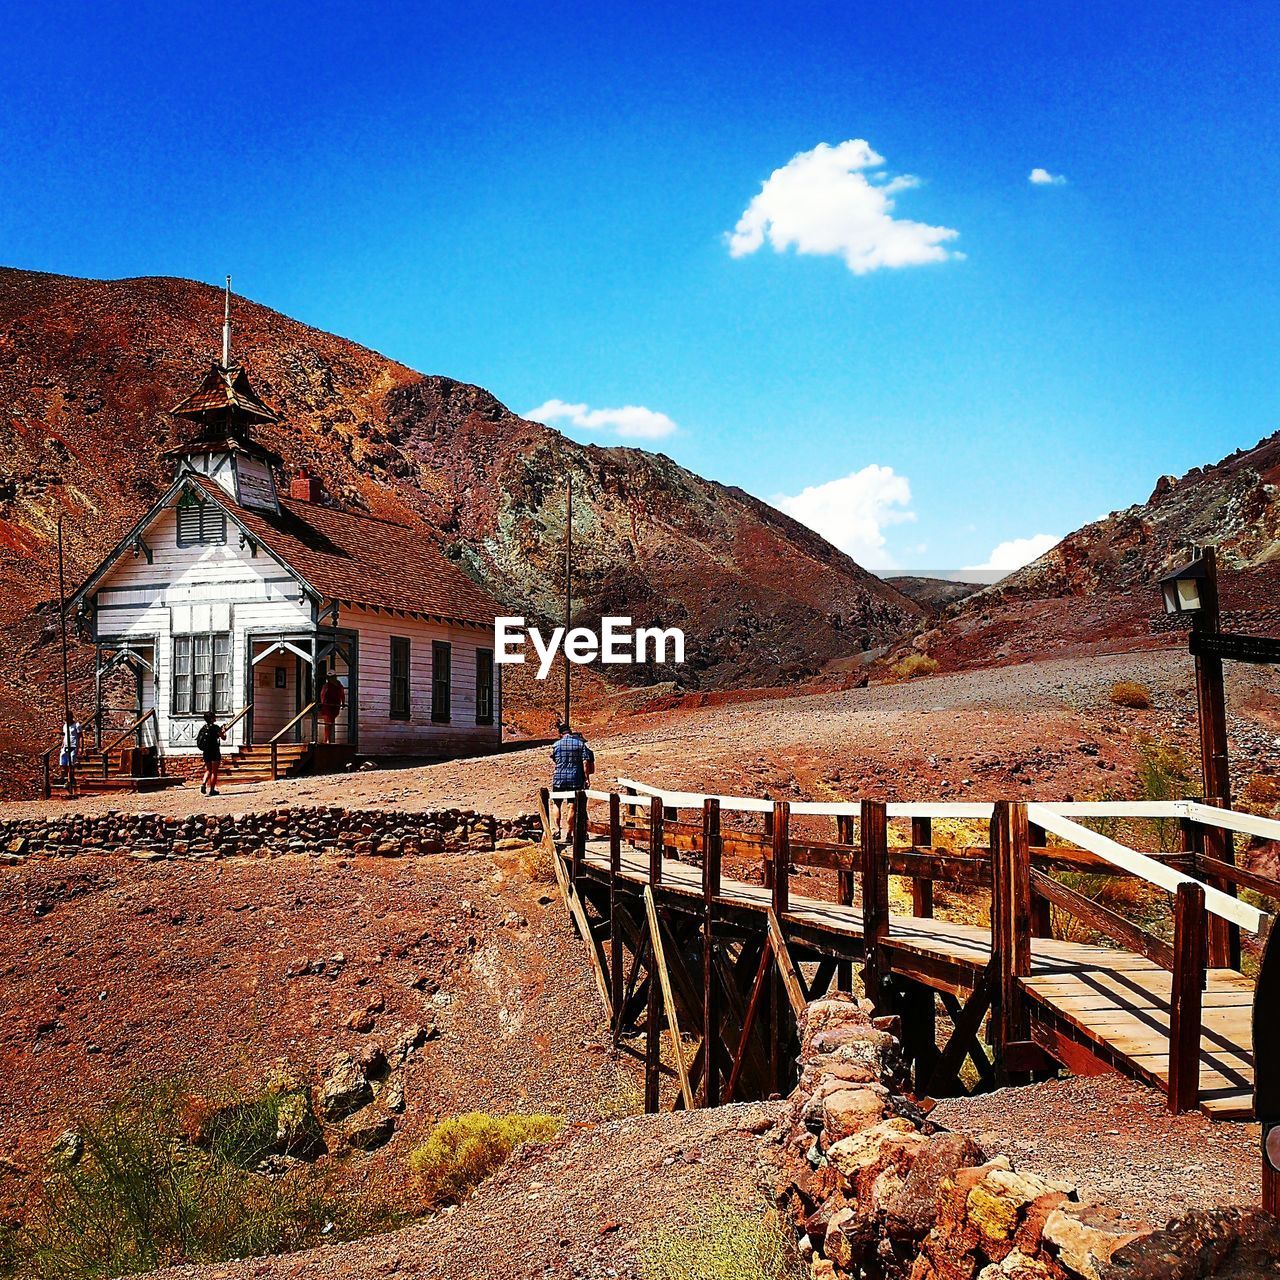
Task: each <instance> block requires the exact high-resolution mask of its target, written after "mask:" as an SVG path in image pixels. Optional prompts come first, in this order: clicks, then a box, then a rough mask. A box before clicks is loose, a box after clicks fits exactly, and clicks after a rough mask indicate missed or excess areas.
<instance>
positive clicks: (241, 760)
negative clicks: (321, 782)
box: [222, 742, 311, 783]
mask: <svg viewBox="0 0 1280 1280" xmlns="http://www.w3.org/2000/svg"><path fill="white" fill-rule="evenodd" d="M310 765H311V744H310V743H309V742H281V743H278V744H277V745H276V769H277V774H276V776H277V777H279V778H296V777H298V776H299V775H300V774H303V773H306V772H307V770H308V769H309V767H310ZM222 781H223V782H226V783H231V782H235V783H241V782H270V781H272V777H271V745H270V743H254V744H252V745H250V746H245V747H241V748H240V750H239V751H237V752H236V753H235V754H234V755H224V756H223V757H222Z"/></svg>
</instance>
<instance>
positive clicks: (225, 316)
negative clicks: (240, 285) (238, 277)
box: [222, 276, 231, 369]
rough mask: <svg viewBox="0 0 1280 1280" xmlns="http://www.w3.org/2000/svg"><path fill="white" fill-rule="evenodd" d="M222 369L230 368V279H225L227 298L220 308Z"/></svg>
mask: <svg viewBox="0 0 1280 1280" xmlns="http://www.w3.org/2000/svg"><path fill="white" fill-rule="evenodd" d="M222 367H223V368H224V369H229V368H231V277H230V276H228V277H227V296H226V299H225V301H224V303H223V308H222Z"/></svg>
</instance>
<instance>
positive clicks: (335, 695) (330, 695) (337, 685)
mask: <svg viewBox="0 0 1280 1280" xmlns="http://www.w3.org/2000/svg"><path fill="white" fill-rule="evenodd" d="M346 705H347V691H346V690H345V689H344V688H343V687H342V681H341V680H339V679H338V677H337V676H336V675H334V673H333V672H332V671H330V672H329V677H328V679H327V680H325V682H324V684H322V685H321V686H320V719H321V721H322V722H323V723H324V740H325V741H326V742H332V741H333V726H334V724H335V723H336V721H337V719H338V716H339V715H340V714H341V713H342V708H343V707H345V706H346Z"/></svg>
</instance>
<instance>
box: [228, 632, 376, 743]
mask: <svg viewBox="0 0 1280 1280" xmlns="http://www.w3.org/2000/svg"><path fill="white" fill-rule="evenodd" d="M245 651H246V652H245V658H246V664H247V671H246V674H245V690H246V694H247V697H246V702H247V704H248V712H247V716H246V729H245V742H246V744H251V745H255V746H265V745H270V744H272V743H275V744H277V745H290V746H296V745H300V744H310V745H315V746H318V747H325V746H334V747H342V748H344V751H343V752H342V753H341V754H343V755H344V756H347V757H349V756H350V755H351V754H352V753H353V752H354V751H355V749H356V747H357V746H358V744H359V720H358V716H357V712H356V704H357V693H358V674H359V645H358V642H357V637H356V633H355V632H353V631H340V630H337V629H318V630H316V631H312V632H293V633H279V632H276V633H271V634H265V633H259V634H250V635H249V636H247V637H246V645H245ZM330 676H333V677H334V678H335V679H336V680H337V682H338V685H339V686H340V687H341V689H342V691H343V703H342V706H341V708H340V709H339V710H338V711H337V714H336V715H333V716H331V717H329V716H326V714H325V701H326V698H325V695H324V694H323V692H322V691H323V690H324V687H325V685H326V683H327V682H328V680H329V677H330Z"/></svg>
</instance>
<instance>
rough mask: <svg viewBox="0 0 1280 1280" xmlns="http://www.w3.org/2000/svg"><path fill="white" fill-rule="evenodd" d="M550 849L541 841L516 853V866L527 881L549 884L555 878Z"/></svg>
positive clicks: (552, 854) (553, 856)
mask: <svg viewBox="0 0 1280 1280" xmlns="http://www.w3.org/2000/svg"><path fill="white" fill-rule="evenodd" d="M555 856H556V855H555V854H554V853H553V852H552V850H551V847H550V846H549V845H548V844H546V843H544V842H543V841H541V840H538V841H534V842H531V843H529V844H527V845H525V846H524V847H523V848H522V849H519V850H517V852H516V866H517V867H519V869H520V873H521V874H522V875H523V876H524V877H525V878H526V879H528V880H532V881H534V882H535V883H538V884H551V883H553V882H554V881H555V878H556V868H555V863H554V862H553V861H552V860H553V859H554V858H555Z"/></svg>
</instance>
